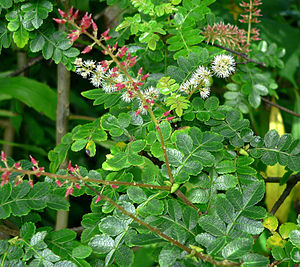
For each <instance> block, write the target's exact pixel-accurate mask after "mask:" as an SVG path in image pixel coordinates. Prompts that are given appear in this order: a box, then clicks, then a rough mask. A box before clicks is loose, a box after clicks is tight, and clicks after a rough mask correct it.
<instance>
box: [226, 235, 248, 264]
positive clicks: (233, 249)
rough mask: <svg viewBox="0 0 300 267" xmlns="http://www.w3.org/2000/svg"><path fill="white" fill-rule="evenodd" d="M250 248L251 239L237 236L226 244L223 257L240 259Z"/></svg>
mask: <svg viewBox="0 0 300 267" xmlns="http://www.w3.org/2000/svg"><path fill="white" fill-rule="evenodd" d="M251 248H252V241H251V240H250V239H248V238H237V239H235V240H233V241H232V242H230V243H229V244H227V245H226V246H225V247H224V248H223V250H222V255H223V257H224V258H225V259H229V260H235V259H240V258H241V257H243V256H244V255H246V254H248V253H249V252H250V250H251Z"/></svg>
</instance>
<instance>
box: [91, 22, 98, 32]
mask: <svg viewBox="0 0 300 267" xmlns="http://www.w3.org/2000/svg"><path fill="white" fill-rule="evenodd" d="M92 26H93V31H94V32H97V31H98V26H97V24H96V23H95V21H94V20H92Z"/></svg>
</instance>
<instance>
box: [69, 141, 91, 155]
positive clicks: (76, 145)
mask: <svg viewBox="0 0 300 267" xmlns="http://www.w3.org/2000/svg"><path fill="white" fill-rule="evenodd" d="M87 142H88V140H86V139H79V140H76V141H75V142H74V143H73V144H72V146H71V149H72V151H75V152H78V151H80V150H81V149H83V148H84V147H85V146H86V144H87Z"/></svg>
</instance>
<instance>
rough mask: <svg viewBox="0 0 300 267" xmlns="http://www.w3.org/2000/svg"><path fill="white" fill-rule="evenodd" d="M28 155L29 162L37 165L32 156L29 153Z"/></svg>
mask: <svg viewBox="0 0 300 267" xmlns="http://www.w3.org/2000/svg"><path fill="white" fill-rule="evenodd" d="M29 157H30V160H31V163H32V164H33V165H37V164H38V163H37V161H36V160H35V158H34V157H32V156H31V155H29Z"/></svg>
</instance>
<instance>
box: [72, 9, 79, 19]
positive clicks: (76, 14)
mask: <svg viewBox="0 0 300 267" xmlns="http://www.w3.org/2000/svg"><path fill="white" fill-rule="evenodd" d="M78 13H79V10H76V12H75V13H74V15H73V16H72V18H71V19H72V20H75V19H77V17H78Z"/></svg>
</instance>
